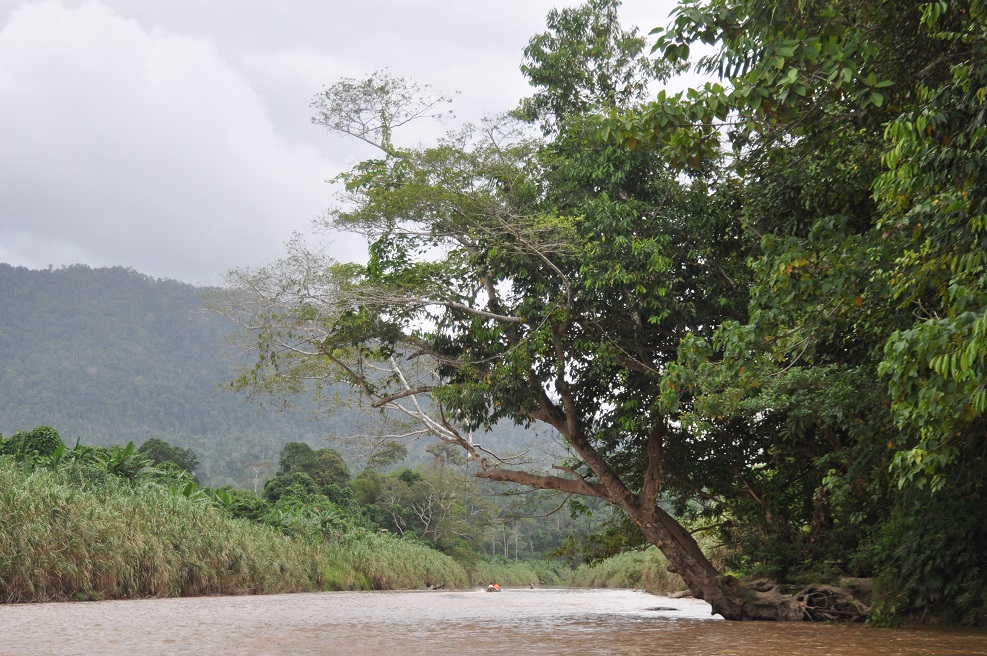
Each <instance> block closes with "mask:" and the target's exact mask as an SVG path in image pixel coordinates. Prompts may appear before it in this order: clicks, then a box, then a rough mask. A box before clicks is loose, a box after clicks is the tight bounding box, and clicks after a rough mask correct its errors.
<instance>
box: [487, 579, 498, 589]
mask: <svg viewBox="0 0 987 656" xmlns="http://www.w3.org/2000/svg"><path fill="white" fill-rule="evenodd" d="M487 592H500V585H499V584H497V583H494V582H492V581H491V582H490V585H488V586H487Z"/></svg>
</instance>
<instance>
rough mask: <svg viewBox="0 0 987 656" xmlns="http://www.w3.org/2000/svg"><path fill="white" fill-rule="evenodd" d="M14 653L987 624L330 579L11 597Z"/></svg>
mask: <svg viewBox="0 0 987 656" xmlns="http://www.w3.org/2000/svg"><path fill="white" fill-rule="evenodd" d="M0 654H3V655H8V654H10V655H18V656H20V655H29V654H57V655H62V654H65V655H72V654H78V655H80V656H82V655H92V654H259V655H262V654H272V655H274V654H354V655H363V654H371V655H374V656H390V655H391V654H395V655H400V656H404V655H406V654H409V655H411V654H427V655H429V656H444V655H446V654H457V655H461V654H471V655H472V654H509V655H511V656H523V655H527V654H538V655H540V656H551V655H555V654H558V655H562V654H565V655H566V656H581V655H584V654H606V655H608V656H612V655H621V654H656V655H664V654H668V655H693V654H704V655H710V656H713V655H723V656H748V655H756V656H767V655H769V654H797V655H799V656H808V655H813V654H839V655H841V656H864V655H866V656H874V655H877V656H882V655H891V654H894V655H903V656H913V655H915V656H917V655H920V654H921V655H935V656H947V655H953V654H957V655H958V654H987V633H983V632H978V631H963V630H935V629H868V628H864V627H859V626H852V627H846V626H834V625H823V624H792V623H785V624H779V623H770V624H769V623H757V624H748V623H736V622H726V621H723V620H721V619H719V618H717V617H713V616H710V608H709V606H708V605H706V604H705V603H703V602H700V601H696V600H693V599H667V598H663V597H655V596H652V595H648V594H645V593H641V592H634V591H629V590H568V589H540V590H528V589H520V590H515V589H507V590H504V591H503V592H500V593H492V594H491V593H486V592H483V591H481V590H474V591H448V592H447V591H432V592H328V593H315V594H293V595H273V596H257V597H201V598H191V599H144V600H136V601H102V602H87V603H62V604H24V605H10V606H0Z"/></svg>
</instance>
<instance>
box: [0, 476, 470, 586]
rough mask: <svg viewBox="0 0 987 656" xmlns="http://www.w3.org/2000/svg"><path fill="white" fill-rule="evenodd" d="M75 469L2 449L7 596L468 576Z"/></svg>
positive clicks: (441, 560)
mask: <svg viewBox="0 0 987 656" xmlns="http://www.w3.org/2000/svg"><path fill="white" fill-rule="evenodd" d="M72 475H73V473H72V472H66V471H51V470H47V469H37V470H35V471H32V472H25V471H22V470H21V469H19V468H18V467H17V466H15V465H14V464H13V463H12V462H10V460H7V459H2V458H0V602H8V603H9V602H27V601H63V600H71V599H111V598H132V597H164V596H191V595H206V594H264V593H277V592H296V591H309V590H323V589H333V590H340V589H390V588H416V587H427V586H436V585H445V586H448V587H463V586H465V585H466V584H467V582H468V579H467V577H466V573H465V571H464V570H463V569H462V567H460V566H459V565H457V564H456V563H455V561H453V560H452V559H451V558H449V557H447V556H444V555H442V554H440V553H438V552H436V551H434V550H431V549H429V548H427V547H426V546H424V545H419V544H414V543H409V542H405V541H403V540H400V539H398V538H394V537H392V536H379V535H376V534H372V533H368V532H366V531H363V532H359V533H353V534H347V535H345V536H343V538H342V539H341V540H340V541H338V542H335V543H327V542H324V541H315V540H306V539H301V538H291V537H287V536H285V535H284V534H282V533H281V532H279V531H278V530H276V529H274V528H271V527H268V526H263V525H259V524H256V523H253V522H250V521H247V520H240V519H230V518H228V517H226V516H224V515H223V513H222V512H221V511H219V510H218V509H217V508H216V507H215V506H213V505H212V504H210V503H208V502H207V501H206V500H205V499H201V498H200V499H189V498H186V497H184V496H181V495H176V494H174V493H172V492H171V491H169V490H168V489H166V488H164V487H162V486H159V485H155V484H152V483H146V484H136V485H135V484H132V483H128V482H127V481H124V480H120V479H117V478H115V477H112V476H110V477H106V478H103V479H101V480H99V482H98V485H85V484H81V485H80V481H79V480H78V479H72V480H71V481H70V480H69V479H70V478H72Z"/></svg>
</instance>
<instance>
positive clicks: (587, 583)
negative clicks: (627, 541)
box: [572, 547, 686, 595]
mask: <svg viewBox="0 0 987 656" xmlns="http://www.w3.org/2000/svg"><path fill="white" fill-rule="evenodd" d="M572 585H573V586H575V587H583V588H636V589H642V590H646V591H648V592H650V593H652V594H658V595H667V594H671V593H673V592H679V591H682V590H685V589H686V586H685V584H684V583H683V582H682V579H681V578H679V576H678V575H676V574H672V573H671V572H669V571H668V559H666V558H665V557H664V556H663V555H662V554H661V552H660V551H658V549H657V548H655V547H648V548H647V549H645V550H643V551H627V552H624V553H621V554H617V555H616V556H612V557H610V558H607V559H606V560H602V561H600V562H598V563H594V564H592V565H580V566H579V567H578V568H577V569H576V571H575V573H574V574H573V576H572Z"/></svg>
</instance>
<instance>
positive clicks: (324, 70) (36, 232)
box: [0, 0, 674, 284]
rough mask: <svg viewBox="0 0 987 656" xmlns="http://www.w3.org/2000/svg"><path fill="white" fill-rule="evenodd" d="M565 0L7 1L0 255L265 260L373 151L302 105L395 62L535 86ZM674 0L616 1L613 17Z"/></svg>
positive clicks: (508, 102)
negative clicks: (535, 64) (536, 64)
mask: <svg viewBox="0 0 987 656" xmlns="http://www.w3.org/2000/svg"><path fill="white" fill-rule="evenodd" d="M578 4H579V2H576V1H572V2H569V1H562V0H560V1H553V0H501V1H500V2H496V3H494V2H488V1H484V2H478V1H474V0H364V1H363V2H352V1H349V2H334V1H326V0H88V1H81V0H79V1H76V0H52V1H48V0H28V1H21V0H0V262H5V263H8V264H13V265H16V266H26V267H29V268H32V269H39V268H46V267H48V266H49V265H54V266H55V267H59V266H62V265H68V264H76V263H81V264H87V265H89V266H92V267H101V266H117V265H120V266H126V267H133V268H134V269H136V270H137V271H140V272H141V273H145V274H148V275H151V276H155V277H161V278H174V279H177V280H182V281H185V282H190V283H193V284H217V283H219V282H221V280H222V276H223V273H224V272H225V271H227V270H229V269H230V268H232V267H237V266H260V265H263V264H265V263H267V262H269V261H271V260H273V259H276V258H277V257H278V256H279V255H280V254H281V252H282V245H283V243H284V242H285V241H287V240H288V239H289V238H290V237H291V235H292V233H293V232H295V231H303V232H307V231H308V225H309V223H310V221H311V220H312V218H313V217H316V216H318V215H320V214H322V213H323V212H324V211H325V210H326V209H327V208H328V207H330V206H331V205H332V203H333V195H334V194H333V189H332V188H331V186H330V185H328V184H326V182H325V180H327V179H328V178H331V177H333V176H334V175H335V174H337V173H338V172H340V171H342V170H344V169H346V168H349V166H351V165H352V164H353V163H355V161H357V160H358V159H359V158H360V157H361V155H363V156H365V155H366V152H361V151H359V150H354V148H353V145H352V144H350V143H348V142H346V141H345V140H344V139H343V138H340V137H335V136H332V135H330V134H328V133H327V132H325V130H324V129H322V128H319V127H317V126H314V125H312V124H311V123H310V122H309V118H310V116H311V113H312V112H311V109H310V107H309V103H310V102H311V100H312V97H313V96H314V95H315V94H316V93H317V92H318V91H319V90H320V89H321V88H322V87H323V86H325V85H327V84H331V83H333V82H334V81H336V80H338V79H339V78H341V77H362V76H364V75H366V74H369V73H371V72H373V71H375V70H378V69H382V68H388V69H390V71H391V72H392V73H393V74H395V75H398V76H408V77H413V78H414V79H415V80H417V81H419V82H422V83H427V84H430V85H432V86H434V87H436V88H438V89H440V90H443V91H447V92H457V91H458V92H459V95H458V96H457V98H456V101H455V104H454V105H453V109H454V111H455V112H456V114H457V116H458V117H459V118H460V119H463V120H474V121H475V120H479V119H480V118H482V117H483V116H485V115H488V114H493V113H497V112H501V111H505V110H508V109H511V108H513V107H514V106H515V104H516V103H517V101H518V99H520V98H521V97H523V96H525V95H528V93H529V90H528V87H527V85H526V83H525V81H524V79H523V78H522V76H521V74H520V72H519V70H518V67H519V65H520V62H521V55H522V50H523V48H524V46H525V45H526V44H527V42H528V39H530V38H531V37H532V36H533V35H534V34H536V33H538V32H540V31H543V30H544V27H545V15H546V14H547V12H548V11H549V10H550V9H551V8H552V7H562V6H575V5H578ZM673 6H674V1H673V0H626V1H625V2H624V7H623V11H622V16H623V22H624V25H625V27H630V26H638V27H640V28H641V29H642V32H644V33H645V34H646V33H647V32H648V31H650V30H651V28H653V27H656V26H665V25H666V24H667V23H668V14H669V11H670V10H671V8H672V7H673ZM332 248H333V249H335V250H334V254H335V255H336V257H338V258H340V259H347V258H350V257H351V256H352V255H353V254H354V253H359V252H360V251H361V247H360V245H359V244H358V243H357V242H355V240H354V238H352V237H347V236H340V237H337V238H335V241H334V243H333V245H332Z"/></svg>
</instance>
